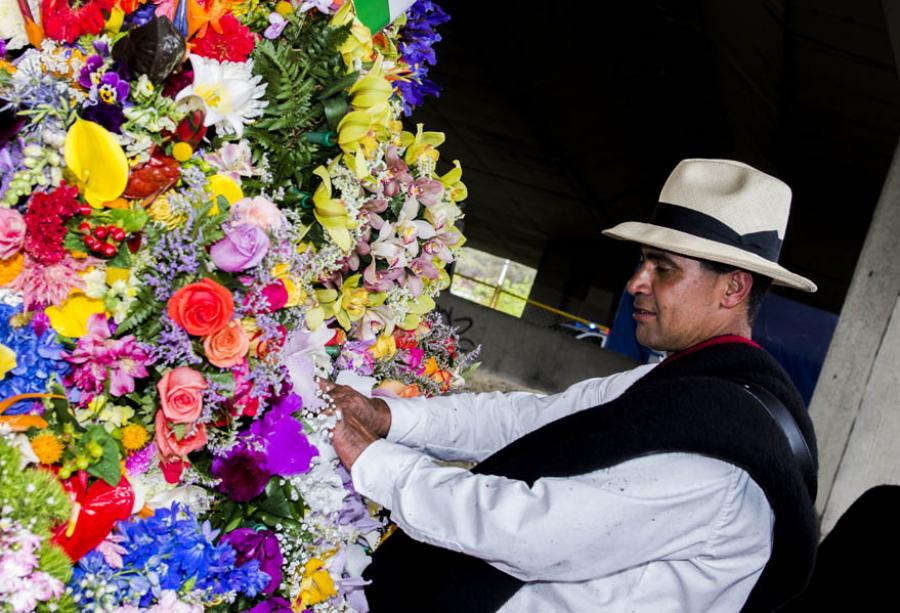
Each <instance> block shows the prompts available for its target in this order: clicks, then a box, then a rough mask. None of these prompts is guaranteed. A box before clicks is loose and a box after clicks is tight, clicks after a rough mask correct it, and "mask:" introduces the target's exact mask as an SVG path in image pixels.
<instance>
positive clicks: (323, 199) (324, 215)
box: [313, 166, 355, 251]
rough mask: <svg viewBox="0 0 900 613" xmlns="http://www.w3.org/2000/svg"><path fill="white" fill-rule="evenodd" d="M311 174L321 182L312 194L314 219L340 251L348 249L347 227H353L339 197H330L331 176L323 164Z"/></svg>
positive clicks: (348, 234) (348, 236) (348, 233)
mask: <svg viewBox="0 0 900 613" xmlns="http://www.w3.org/2000/svg"><path fill="white" fill-rule="evenodd" d="M313 174H315V175H317V176H318V177H319V178H320V179H322V184H321V185H319V187H317V188H316V191H315V193H314V194H313V206H314V210H313V214H314V215H315V217H316V221H318V222H319V223H320V224H322V227H323V228H324V229H325V231H326V232H328V235H329V236H330V237H331V240H333V241H334V242H335V244H337V246H338V247H340V248H341V251H350V246H351V245H350V232H349V230H348V228H350V227H353V226H354V225H355V224H353V223H352V222H351V221H350V218H349V216H348V215H347V207H346V206H344V202H343V201H342V200H341V199H340V198H332V197H331V177H330V176H329V175H328V171H327V170H326V169H325V167H324V166H319V167H318V168H316V169H315V170H314V171H313Z"/></svg>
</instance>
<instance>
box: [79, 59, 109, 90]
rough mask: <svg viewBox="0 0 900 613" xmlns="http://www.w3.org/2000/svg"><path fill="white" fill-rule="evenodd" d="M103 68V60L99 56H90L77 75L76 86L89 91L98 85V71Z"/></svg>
mask: <svg viewBox="0 0 900 613" xmlns="http://www.w3.org/2000/svg"><path fill="white" fill-rule="evenodd" d="M102 67H103V58H102V57H100V56H99V55H92V56H90V57H89V58H88V59H87V60H86V61H85V62H84V66H82V67H81V72H79V73H78V84H79V85H81V86H82V87H83V88H85V89H91V88H92V87H93V86H95V85H99V84H100V74H101V73H100V69H101V68H102Z"/></svg>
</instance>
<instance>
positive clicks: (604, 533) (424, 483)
mask: <svg viewBox="0 0 900 613" xmlns="http://www.w3.org/2000/svg"><path fill="white" fill-rule="evenodd" d="M352 476H353V482H354V485H355V487H356V488H357V490H358V491H359V492H360V493H362V494H363V495H365V496H367V497H368V498H370V499H372V500H374V501H375V502H377V503H379V504H381V505H383V506H384V507H386V508H388V509H390V511H391V518H392V519H393V520H394V521H395V522H396V523H397V524H398V525H399V526H400V527H401V528H402V529H403V530H404V532H406V533H407V534H408V535H409V536H410V537H412V538H413V539H416V540H419V541H423V542H426V543H429V544H432V545H436V546H439V547H443V548H446V549H451V550H454V551H460V552H463V553H466V554H469V555H472V556H475V557H478V558H480V559H483V560H485V561H487V562H488V563H490V564H491V565H493V566H495V567H496V568H498V569H499V570H501V571H503V572H506V573H508V574H510V575H513V576H515V577H517V578H519V579H521V580H523V581H585V580H589V579H592V578H597V577H601V576H604V575H606V574H609V573H614V572H619V571H622V570H625V569H628V568H632V567H635V566H637V565H640V564H644V563H647V562H649V561H651V560H666V559H680V560H683V559H690V558H695V557H698V556H704V555H708V556H716V555H717V552H716V551H714V549H715V548H716V547H720V546H721V545H720V544H721V543H727V544H728V546H731V547H733V543H734V539H730V538H727V537H726V536H724V535H723V534H722V531H723V530H725V531H736V532H738V533H741V534H752V535H755V536H754V537H753V538H745V539H744V541H743V544H742V545H741V547H743V548H746V549H748V550H753V551H756V552H757V553H758V554H759V555H762V556H764V557H763V559H765V558H767V557H768V550H765V551H762V550H763V549H765V548H766V547H769V540H770V535H771V521H772V519H771V517H772V516H771V510H770V509H769V507H768V503H767V502H765V497H764V495H763V494H762V491H761V490H760V489H759V487H758V486H756V484H755V483H754V482H753V481H752V479H749V477H748V476H747V474H746V473H745V472H744V471H743V470H741V469H739V468H737V467H735V466H733V465H731V464H729V463H726V462H722V461H719V460H715V459H712V458H707V457H703V456H697V455H693V454H685V453H666V454H657V455H653V456H647V457H644V458H638V459H634V460H630V461H628V462H625V463H623V464H620V465H618V466H616V467H613V468H609V469H602V470H598V471H594V472H591V473H588V474H586V475H581V476H577V477H569V478H543V479H539V480H537V481H535V483H534V485H533V486H531V487H529V486H528V484H527V483H525V482H522V481H516V480H511V479H506V478H504V477H496V476H490V475H475V474H473V473H471V472H469V471H467V470H464V469H461V468H455V467H447V466H440V465H438V464H436V463H435V462H434V461H433V460H432V459H431V458H429V457H428V456H426V455H425V454H423V453H421V452H418V451H415V450H412V449H409V448H406V447H403V446H401V445H397V444H393V443H390V442H388V441H383V440H382V441H377V442H375V443H373V444H372V445H371V446H369V447H368V448H367V449H366V450H365V451H364V452H363V453H362V454H361V455H360V456H359V458H358V460H357V461H356V463H355V464H354V465H353V469H352Z"/></svg>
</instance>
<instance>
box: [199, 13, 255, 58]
mask: <svg viewBox="0 0 900 613" xmlns="http://www.w3.org/2000/svg"><path fill="white" fill-rule="evenodd" d="M218 25H219V28H218V29H217V28H216V25H215V24H214V23H210V27H209V28H207V29H206V34H205V35H204V36H203V38H195V39H194V40H193V41H191V52H192V53H196V54H197V55H201V56H203V57H208V58H211V59H214V60H217V61H219V62H225V61H227V62H246V61H247V58H248V57H250V54H251V53H252V52H253V47H254V45H255V44H256V38H255V37H254V36H253V32H251V31H250V28H248V27H247V26H245V25H244V24H242V23H241V22H240V21H238V20H237V18H236V17H235V16H234V15H232V14H231V13H226V14H225V16H224V17H222V18H221V19H220V20H219V24H218Z"/></svg>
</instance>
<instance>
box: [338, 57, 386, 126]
mask: <svg viewBox="0 0 900 613" xmlns="http://www.w3.org/2000/svg"><path fill="white" fill-rule="evenodd" d="M381 59H382V58H381V56H378V59H377V60H376V61H375V64H374V65H373V66H372V68H370V69H369V72H367V73H366V74H365V76H363V77H361V78H360V79H359V80H357V81H356V83H354V84H353V85H352V86H351V87H350V90H349V93H350V96H351V98H350V103H351V104H352V105H353V108H354V110H357V111H370V112H371V115H372V117H373V118H374V119H375V120H376V121H377V122H378V123H379V124H385V125H386V124H387V122H388V121H390V120H391V111H390V107H389V106H388V100H389V99H390V97H391V95H392V94H393V91H394V87H393V85H391V82H390V81H388V80H387V78H386V77H385V76H384V70H382V67H381Z"/></svg>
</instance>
